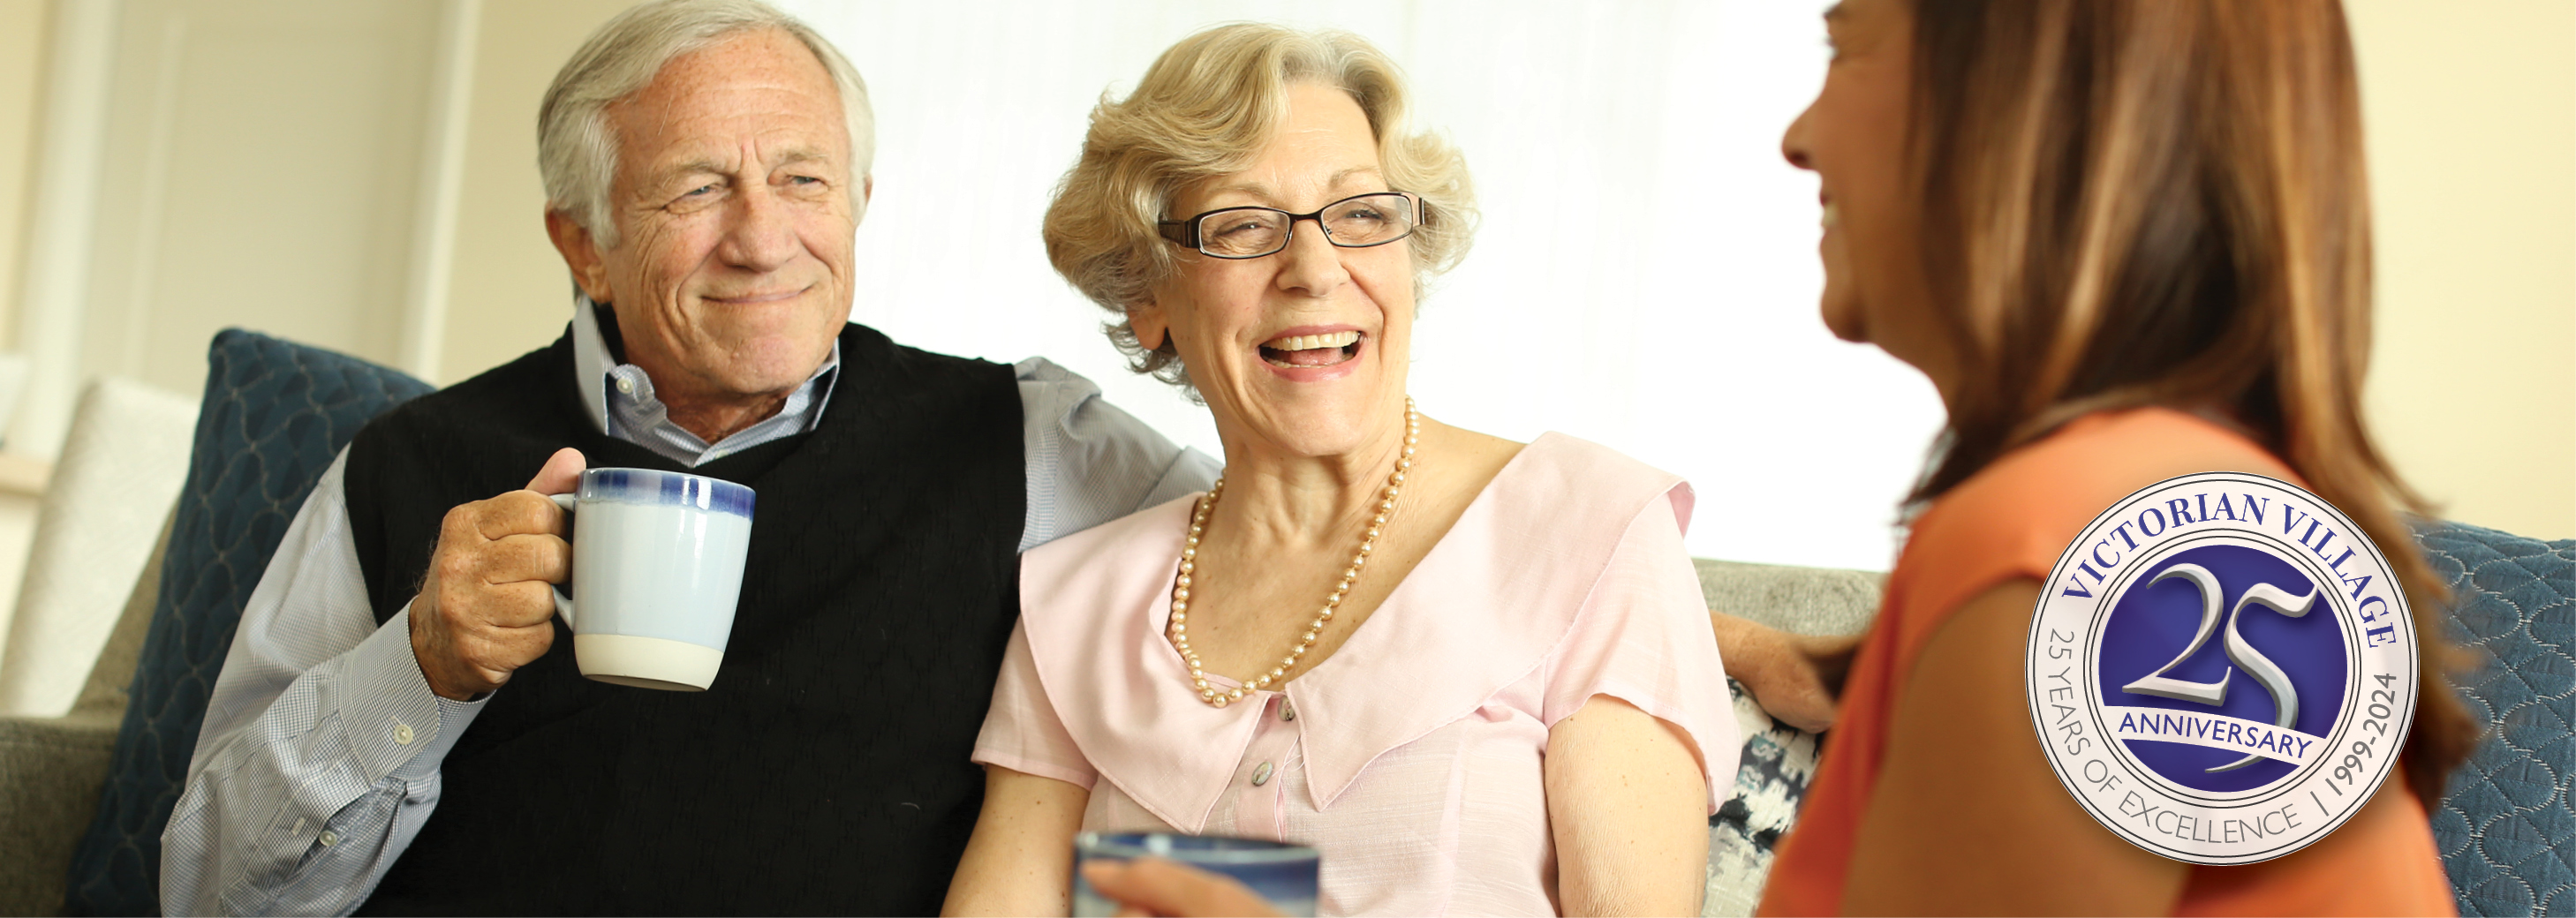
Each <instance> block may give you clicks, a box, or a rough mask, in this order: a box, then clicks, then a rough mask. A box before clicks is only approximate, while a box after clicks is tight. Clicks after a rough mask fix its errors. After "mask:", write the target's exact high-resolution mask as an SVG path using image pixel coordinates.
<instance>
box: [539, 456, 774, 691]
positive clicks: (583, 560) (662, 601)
mask: <svg viewBox="0 0 2576 918" xmlns="http://www.w3.org/2000/svg"><path fill="white" fill-rule="evenodd" d="M753 497H754V495H753V494H752V490H751V489H750V488H747V487H744V486H742V485H738V484H735V483H733V482H730V481H723V480H720V479H715V478H708V477H706V476H704V475H690V474H686V473H683V472H661V471H655V470H652V469H590V470H588V471H585V472H582V473H581V486H580V487H579V488H578V489H577V490H575V491H574V492H573V493H571V494H557V495H554V501H555V505H556V506H559V507H562V508H563V509H564V511H565V513H566V514H567V517H566V519H565V533H566V538H567V539H568V540H569V541H571V542H572V576H571V577H569V578H567V580H566V582H565V584H564V585H563V586H560V587H557V588H556V589H555V615H557V616H558V617H560V618H562V619H563V622H564V625H565V627H568V628H571V629H572V632H573V638H572V643H573V655H574V658H575V660H576V661H577V662H578V663H579V664H580V665H581V674H582V675H584V676H588V677H590V678H592V679H597V680H599V681H601V682H610V683H615V684H618V685H631V686H635V687H638V688H656V689H669V690H673V691H684V692H697V691H705V690H706V688H707V686H709V685H711V684H713V683H714V682H715V678H716V670H717V669H718V668H720V667H722V666H723V665H724V651H725V640H726V638H728V637H730V636H731V635H732V634H733V612H734V604H735V601H736V600H738V599H740V598H741V596H742V565H743V559H744V556H745V553H746V552H747V551H748V550H749V548H750V547H751V508H752V500H753ZM566 588H570V589H571V592H572V595H570V596H567V595H565V589H566ZM576 597H577V598H578V601H576ZM576 612H577V613H578V614H576Z"/></svg>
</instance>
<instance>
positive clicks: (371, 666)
mask: <svg viewBox="0 0 2576 918" xmlns="http://www.w3.org/2000/svg"><path fill="white" fill-rule="evenodd" d="M348 662H349V669H348V672H347V674H346V676H345V681H344V684H345V685H347V686H348V688H349V691H348V692H347V693H346V694H345V695H343V696H342V699H343V700H342V701H341V704H340V711H339V713H340V727H341V730H342V732H343V733H344V734H345V735H346V736H347V737H348V741H349V748H350V749H351V750H352V751H353V752H355V753H356V754H357V757H358V764H359V766H360V767H362V768H364V769H365V770H366V778H367V783H369V784H373V783H375V782H377V781H380V780H383V779H384V778H386V777H387V776H391V777H396V778H401V779H403V780H407V781H408V780H417V779H420V778H425V777H428V776H430V775H431V774H434V773H436V772H437V771H438V765H439V763H440V762H442V761H445V760H446V758H447V751H448V750H449V749H453V748H455V747H456V740H457V738H458V737H460V736H463V735H465V728H466V726H467V725H470V724H472V723H473V722H474V716H475V715H476V714H479V713H481V712H482V710H483V705H484V704H486V703H488V702H490V701H491V700H492V696H491V695H490V694H489V693H486V694H485V695H484V696H483V697H481V698H478V699H475V700H473V701H453V700H450V699H446V698H441V697H439V696H438V694H437V693H436V692H432V691H430V690H429V679H428V678H427V677H425V676H422V675H421V672H420V661H419V659H418V658H416V657H414V656H413V655H412V649H411V607H410V606H409V605H405V606H403V610H402V611H400V612H396V613H394V617H393V618H391V619H389V620H387V621H386V622H385V623H384V625H383V626H381V627H378V628H377V629H376V632H375V633H374V634H370V635H368V636H367V639H366V640H363V641H360V642H358V646H357V649H355V650H351V651H349V658H348Z"/></svg>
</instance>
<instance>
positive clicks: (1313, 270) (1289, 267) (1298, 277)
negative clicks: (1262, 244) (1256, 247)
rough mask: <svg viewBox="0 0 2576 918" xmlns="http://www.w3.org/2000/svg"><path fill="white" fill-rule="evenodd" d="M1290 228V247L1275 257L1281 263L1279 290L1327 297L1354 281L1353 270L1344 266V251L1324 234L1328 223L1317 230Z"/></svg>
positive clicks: (1318, 225)
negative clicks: (1299, 291) (1326, 295)
mask: <svg viewBox="0 0 2576 918" xmlns="http://www.w3.org/2000/svg"><path fill="white" fill-rule="evenodd" d="M1306 222H1308V221H1303V220H1300V221H1296V222H1294V223H1291V224H1290V229H1289V231H1288V247H1287V248H1284V249H1281V250H1279V254H1278V255H1276V256H1273V257H1275V258H1277V259H1279V289H1281V290H1303V291H1305V292H1306V295H1308V296H1323V295H1325V294H1328V293H1331V292H1333V291H1335V290H1339V289H1341V286H1342V285H1343V284H1346V283H1349V282H1350V280H1351V272H1350V269H1348V268H1345V267H1343V266H1342V250H1341V249H1339V248H1335V247H1334V246H1333V243H1332V240H1331V238H1330V237H1328V236H1326V235H1325V234H1324V223H1323V221H1321V220H1316V221H1312V222H1313V223H1314V225H1313V226H1301V225H1298V224H1302V223H1306Z"/></svg>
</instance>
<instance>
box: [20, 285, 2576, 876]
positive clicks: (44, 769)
mask: <svg viewBox="0 0 2576 918" xmlns="http://www.w3.org/2000/svg"><path fill="white" fill-rule="evenodd" d="M208 362H209V373H208V377H207V384H206V394H205V404H204V408H203V410H202V412H201V414H200V416H199V421H198V428H197V434H196V444H195V450H194V454H193V456H192V457H191V460H190V466H189V472H188V479H187V484H186V486H185V488H184V489H183V491H182V493H181V495H180V503H179V507H178V509H177V512H176V514H175V517H174V520H173V523H172V529H171V532H170V534H169V535H168V537H167V538H168V545H167V549H166V552H165V554H164V555H163V556H162V561H161V563H160V564H159V565H157V566H156V568H155V571H154V572H153V573H150V574H147V576H146V579H145V582H144V583H143V584H142V585H139V586H138V591H137V593H138V595H137V597H136V599H135V602H134V606H133V608H132V609H130V610H129V612H128V618H129V623H130V624H131V625H132V626H133V627H130V628H129V627H124V626H120V629H119V631H120V634H126V633H129V632H130V633H131V634H132V635H133V637H132V638H131V641H130V643H131V645H132V646H127V647H125V648H123V649H121V650H120V649H119V648H118V646H117V645H116V644H115V643H114V642H111V646H110V650H109V653H108V654H107V658H106V659H105V660H103V661H102V663H101V664H100V669H101V674H98V675H93V677H92V684H93V687H94V688H95V687H96V686H97V685H98V684H99V682H100V680H101V679H103V678H113V679H116V681H117V684H119V685H123V686H125V691H124V692H123V693H121V694H122V695H124V696H128V697H130V698H131V701H130V703H123V704H122V714H121V718H120V716H119V715H118V713H117V709H116V707H115V706H113V705H111V706H108V707H106V708H105V709H104V710H103V711H98V712H92V714H91V715H90V716H89V719H87V720H82V719H81V718H79V717H74V718H67V719H66V720H65V721H63V722H59V723H49V722H28V721H14V720H8V719H0V912H14V911H23V912H28V913H35V912H41V911H44V910H49V909H51V908H55V907H59V908H62V909H64V910H65V911H66V913H69V914H158V913H159V903H158V901H157V890H158V886H159V875H160V850H161V846H160V838H161V830H162V827H163V825H164V824H165V823H166V822H167V821H168V819H169V816H170V811H171V808H172V806H173V804H175V803H176V802H177V799H178V793H179V789H180V785H181V782H182V780H183V779H184V777H185V775H186V773H187V766H188V760H189V758H190V756H191V754H192V753H193V751H194V749H195V746H196V739H197V727H198V721H199V720H200V719H201V718H202V717H203V716H204V712H205V706H206V699H207V697H208V695H209V693H210V690H211V689H212V687H213V684H214V679H215V676H216V674H217V672H219V671H220V669H221V668H222V665H223V660H224V655H225V652H226V650H227V649H228V648H229V646H230V643H231V639H232V633H233V629H234V626H235V625H236V623H237V622H238V621H239V619H240V616H241V611H242V604H243V603H244V602H245V601H247V600H248V599H249V597H250V593H251V590H252V588H253V587H254V586H256V585H257V583H258V580H259V577H260V575H261V573H262V572H263V571H264V570H265V568H266V565H267V559H268V557H269V555H270V554H271V553H273V552H274V551H275V550H276V547H277V544H278V542H279V541H280V540H281V539H282V538H283V537H284V535H285V531H286V526H287V523H288V522H289V521H290V520H291V519H292V518H293V517H294V514H295V512H296V510H297V508H299V507H300V506H301V505H302V504H303V501H304V497H305V495H306V494H307V493H308V492H310V491H311V490H312V487H313V483H314V481H315V480H316V479H318V478H319V477H320V475H321V473H322V472H323V470H324V469H325V468H327V467H328V465H329V464H330V462H331V459H332V457H333V456H334V455H336V454H337V453H338V451H339V450H340V448H341V447H342V446H344V445H346V444H347V443H348V441H349V439H350V438H351V437H353V436H355V435H356V433H357V430H358V428H359V427H360V426H362V425H364V424H365V423H366V421H367V420H368V419H370V418H373V417H375V416H376V415H377V414H380V413H382V412H383V411H385V410H386V409H389V408H391V407H393V406H395V405H397V404H400V403H401V402H403V401H404V400H407V399H410V398H413V397H416V396H418V395H421V394H423V393H426V392H428V391H430V387H429V386H428V385H426V384H424V383H422V382H420V381H418V380H415V379H412V378H411V377H408V376H405V375H403V374H401V373H398V372H395V371H393V370H389V369H385V368H383V367H379V366H375V365H373V364H370V363H367V362H365V361H361V360H357V359H354V358H350V357H347V356H344V355H340V354H334V353H331V352H328V351H322V350H318V349H314V348H308V347H303V346H300V345H296V344H292V343H289V342H285V341H280V340H278V339H275V338H270V337H267V336H263V335H259V334H256V333H251V332H245V331H240V330H227V331H225V332H223V333H222V334H220V335H218V336H216V338H215V341H214V344H213V347H212V348H211V350H210V352H209V354H208ZM2417 539H2418V541H2419V543H2420V544H2421V545H2422V547H2423V549H2424V550H2425V552H2426V553H2427V555H2428V556H2429V557H2430V559H2431V560H2432V563H2433V566H2434V569H2435V570H2436V571H2437V572H2438V573H2439V574H2440V575H2441V576H2444V577H2447V578H2449V580H2450V586H2451V588H2452V591H2453V592H2454V593H2455V594H2456V595H2457V597H2458V600H2459V601H2458V603H2457V604H2456V606H2455V608H2454V609H2453V611H2452V616H2451V623H2450V627H2451V629H2452V637H2453V639H2454V640H2455V641H2457V642H2458V643H2460V644H2461V645H2463V646H2466V647H2469V648H2472V649H2474V650H2476V651H2478V652H2479V654H2480V657H2481V664H2480V666H2479V667H2478V668H2477V669H2476V670H2474V671H2473V672H2470V673H2468V674H2466V675H2464V676H2463V677H2462V678H2461V679H2460V680H2459V687H2460V690H2461V693H2462V695H2463V696H2464V697H2465V698H2466V699H2467V700H2468V701H2469V704H2470V705H2471V708H2472V710H2474V711H2475V712H2477V713H2478V714H2480V715H2481V716H2483V717H2484V718H2485V719H2486V721H2487V722H2488V723H2489V724H2490V725H2491V732H2490V734H2489V736H2488V738H2487V739H2486V741H2485V742H2484V743H2483V744H2481V746H2480V747H2479V748H2478V750H2477V752H2476V754H2475V756H2474V757H2473V758H2472V759H2471V760H2470V762H2469V763H2468V765H2467V766H2465V767H2463V768H2462V769H2461V770H2460V771H2459V772H2458V773H2457V774H2455V775H2454V776H2453V778H2452V781H2451V785H2450V788H2449V791H2448V792H2447V793H2446V794H2445V796H2444V799H2443V800H2442V802H2441V805H2440V806H2439V807H2438V808H2437V812H2436V813H2435V815H2434V820H2433V828H2434V833H2435V837H2436V839H2437V841H2438V842H2439V844H2440V846H2441V851H2442V855H2443V858H2444V860H2445V862H2446V865H2447V867H2448V869H2449V871H2450V876H2451V881H2452V885H2453V887H2454V888H2455V889H2456V890H2457V892H2458V896H2459V906H2460V911H2461V913H2462V914H2465V915H2567V914H2576V810H2571V796H2570V795H2571V779H2576V736H2571V732H2570V725H2571V724H2576V540H2566V541H2558V542H2540V541H2535V540H2532V539H2526V538H2521V537H2518V536H2514V535H2511V534H2507V533H2502V532H2497V531H2495V530H2490V529H2482V528H2479V527H2475V526H2465V525H2459V524H2453V523H2431V524H2427V525H2426V526H2425V527H2423V528H2422V529H2421V530H2420V531H2419V532H2418V535H2417ZM1699 573H1700V579H1701V585H1702V588H1703V590H1704V592H1706V593H1707V595H1708V598H1709V601H1710V603H1711V605H1712V606H1713V607H1717V608H1724V609H1728V610H1729V611H1732V612H1735V613H1737V614H1740V615H1744V616H1746V617H1749V618H1754V619H1756V620H1760V621H1766V622H1769V623H1771V624H1774V625H1775V626H1779V627H1784V628H1788V629H1790V630H1797V631H1806V632H1809V633H1847V632H1850V631H1854V630H1858V629H1859V628H1861V627H1864V626H1865V625H1866V623H1867V621H1868V619H1869V616H1870V615H1871V614H1873V613H1874V612H1875V610H1876V606H1877V601H1878V590H1879V578H1878V576H1877V575H1874V574H1869V573H1864V572H1858V571H1832V570H1820V569H1814V568H1793V567H1778V566H1771V565H1753V564H1737V563H1730V562H1721V561H1705V560H1704V561H1701V562H1700V563H1699ZM147 619H148V624H149V627H148V630H147V629H145V628H144V627H142V625H143V624H144V622H145V621H146V620H147ZM120 660H135V661H137V662H134V663H131V664H123V663H120V662H117V661H120ZM122 665H132V667H133V668H132V670H131V672H132V676H131V679H130V681H127V680H125V679H123V678H122V677H121V673H122V672H124V670H122V669H121V668H120V667H121V666H122ZM110 670H114V672H110ZM90 694H93V695H101V696H114V695H118V694H120V693H116V692H113V691H110V692H104V693H100V692H92V693H90ZM87 697H88V696H87V695H85V701H84V704H85V705H86V704H87V703H88V702H87V700H86V699H87ZM117 700H118V701H119V702H122V701H123V699H121V698H120V699H117ZM77 713H78V712H76V714H77ZM1737 713H1738V716H1739V718H1741V719H1742V721H1743V723H1744V726H1745V728H1746V731H1747V736H1746V741H1745V749H1744V756H1743V761H1744V765H1743V768H1742V769H1741V770H1740V771H1739V772H1738V774H1737V778H1736V788H1735V790H1736V792H1735V794H1734V796H1733V798H1732V799H1730V800H1728V801H1727V802H1726V803H1725V804H1724V805H1723V806H1722V807H1721V808H1720V811H1719V813H1718V815H1717V816H1715V817H1712V819H1711V820H1710V841H1711V852H1710V869H1709V888H1708V897H1707V905H1706V909H1707V914H1711V915H1720V914H1743V913H1745V911H1746V910H1749V908H1750V907H1751V905H1752V902H1753V901H1754V899H1755V897H1758V895H1759V892H1760V886H1761V883H1762V880H1763V878H1764V875H1765V874H1766V873H1767V871H1768V867H1769V861H1770V852H1771V846H1772V844H1773V843H1774V842H1775V841H1776V840H1777V839H1778V838H1779V836H1780V835H1781V833H1783V832H1785V831H1786V830H1787V829H1788V828H1789V827H1790V826H1791V825H1792V824H1793V823H1794V821H1795V819H1796V812H1797V807H1798V803H1799V802H1800V799H1801V797H1802V796H1803V794H1804V790H1805V786H1806V782H1807V779H1808V778H1809V777H1810V776H1812V774H1813V773H1814V762H1815V756H1816V754H1817V753H1818V751H1819V749H1820V738H1819V737H1816V736H1811V735H1806V734H1802V733H1800V732H1798V731H1796V730H1794V729H1791V728H1788V727H1785V726H1780V725H1776V724H1774V723H1772V722H1771V721H1770V719H1769V718H1768V717H1767V716H1765V715H1763V714H1762V712H1761V710H1760V708H1759V707H1757V706H1754V705H1753V704H1752V703H1751V702H1750V700H1748V699H1743V698H1741V697H1739V698H1738V701H1737ZM111 735H112V737H113V742H112V744H111V742H110V737H111ZM102 772H104V776H103V780H102ZM92 800H95V808H94V810H93V809H91V807H90V801H92ZM66 801H69V802H70V803H73V804H77V805H76V806H72V807H69V808H66V807H64V806H62V805H61V804H63V803H65V802H66ZM28 804H36V805H38V809H40V810H42V811H41V812H33V811H30V810H29V809H28ZM45 807H51V809H45ZM84 824H85V825H86V826H87V829H86V831H85V832H84V831H81V830H80V829H79V828H78V827H79V826H81V825H84ZM47 833H54V834H59V835H61V836H63V837H65V838H66V839H68V838H69V837H71V836H73V835H75V834H77V836H78V843H77V846H76V847H71V848H68V849H65V847H64V845H62V844H61V843H56V842H50V841H47V840H46V837H45V836H47ZM49 846H50V847H49ZM66 861H68V862H69V869H68V870H67V871H66V870H65V869H64V864H65V862H66ZM30 896H38V897H41V902H40V901H38V900H37V899H31V898H29V897H30ZM57 896H58V897H59V898H55V897H57ZM51 903H59V905H58V906H57V905H54V904H51Z"/></svg>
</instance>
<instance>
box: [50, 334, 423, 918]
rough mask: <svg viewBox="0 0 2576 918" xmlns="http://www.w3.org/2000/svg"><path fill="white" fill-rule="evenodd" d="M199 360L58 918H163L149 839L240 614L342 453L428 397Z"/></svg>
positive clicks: (181, 769) (326, 368)
mask: <svg viewBox="0 0 2576 918" xmlns="http://www.w3.org/2000/svg"><path fill="white" fill-rule="evenodd" d="M206 362H207V364H208V372H207V374H206V398H205V405H204V408H203V409H202V410H201V411H200V413H199V414H198V416H197V437H196V447H195V450H194V452H193V454H192V455H191V456H190V458H189V460H188V482H187V485H186V487H184V488H182V489H181V490H180V492H179V509H178V516H177V518H176V520H174V521H173V523H172V529H171V532H170V548H169V553H168V554H166V555H164V556H163V557H162V561H161V596H160V598H159V600H157V601H156V602H155V603H154V604H153V609H152V630H151V631H150V632H149V633H148V635H147V636H146V637H145V638H144V642H143V653H142V660H141V662H140V664H138V665H137V666H136V668H135V672H134V683H133V686H132V688H131V689H130V692H131V697H132V699H133V700H132V701H131V702H129V703H128V705H127V707H126V709H125V723H124V725H123V726H122V727H120V728H119V729H118V730H117V734H116V753H115V756H114V758H113V759H112V760H111V762H110V764H109V767H108V779H107V785H106V788H105V789H104V790H103V791H101V793H100V797H99V805H98V816H97V817H96V819H95V820H94V821H92V822H91V823H90V827H89V833H88V834H87V835H85V836H83V837H82V838H81V842H80V847H79V848H78V849H77V850H76V851H75V852H74V853H73V855H72V867H71V876H70V883H69V888H70V893H69V895H68V897H67V901H66V902H65V903H64V906H63V907H64V909H65V911H66V913H67V914H73V915H158V914H160V913H161V908H160V898H161V897H160V886H161V829H162V826H164V825H165V824H167V823H168V822H169V821H170V808H171V807H172V806H173V805H174V804H176V803H178V800H179V789H180V784H181V782H182V781H184V780H185V779H186V777H187V773H188V759H189V757H190V756H191V755H192V754H193V753H194V752H195V751H196V748H197V726H198V723H199V722H200V721H202V720H203V719H204V718H205V716H206V698H207V696H208V695H209V694H211V693H212V692H213V690H214V685H215V675H216V673H217V672H219V671H221V670H222V669H223V665H224V653H225V651H226V650H227V649H229V648H230V647H231V646H232V640H233V628H234V626H235V625H236V624H238V623H239V622H240V621H241V613H242V604H243V603H244V602H245V601H247V600H249V599H250V593H251V589H252V588H253V587H256V586H258V585H259V578H260V575H261V574H262V573H263V572H265V571H266V570H267V569H268V556H269V555H270V554H272V553H274V552H276V551H277V543H278V542H279V541H280V540H282V539H284V538H285V536H286V526H287V523H289V522H291V521H292V520H294V518H295V512H296V510H297V509H299V508H301V507H302V506H303V505H304V497H305V495H306V494H308V493H311V492H312V490H313V483H314V481H315V480H317V479H319V478H321V477H322V473H323V471H324V470H326V469H328V468H330V466H331V460H332V458H333V457H335V456H337V455H338V454H339V452H340V448H341V447H343V446H346V445H348V443H349V439H350V438H351V437H355V436H357V434H358V428H359V427H360V426H363V425H364V424H366V422H367V421H368V419H370V418H373V417H375V416H376V415H378V414H382V413H383V412H384V411H385V410H386V409H389V408H392V407H393V406H395V405H399V404H401V403H403V402H404V401H407V400H409V399H411V398H414V397H416V396H420V395H423V394H426V393H428V392H429V391H430V386H429V384H427V383H424V382H421V381H420V380H417V379H413V378H411V377H409V376H406V375H403V374H402V373H399V372H396V371H393V370H389V369H386V368H384V367H380V366H377V365H375V364H372V363H368V362H366V361H363V360H359V359H356V358H353V357H348V356H344V355H341V354H335V353H332V352H330V351H325V350H319V349H316V348H310V347H305V346H303V345H299V344H294V343H290V342H286V341H281V340H278V339H276V338H271V337H268V336H266V335H262V334H258V333H255V332H247V331H242V330H240V329H225V330H224V331H222V332H220V333H218V334H216V335H215V343H214V346H213V347H212V348H210V349H209V350H208V353H207V355H206Z"/></svg>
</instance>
